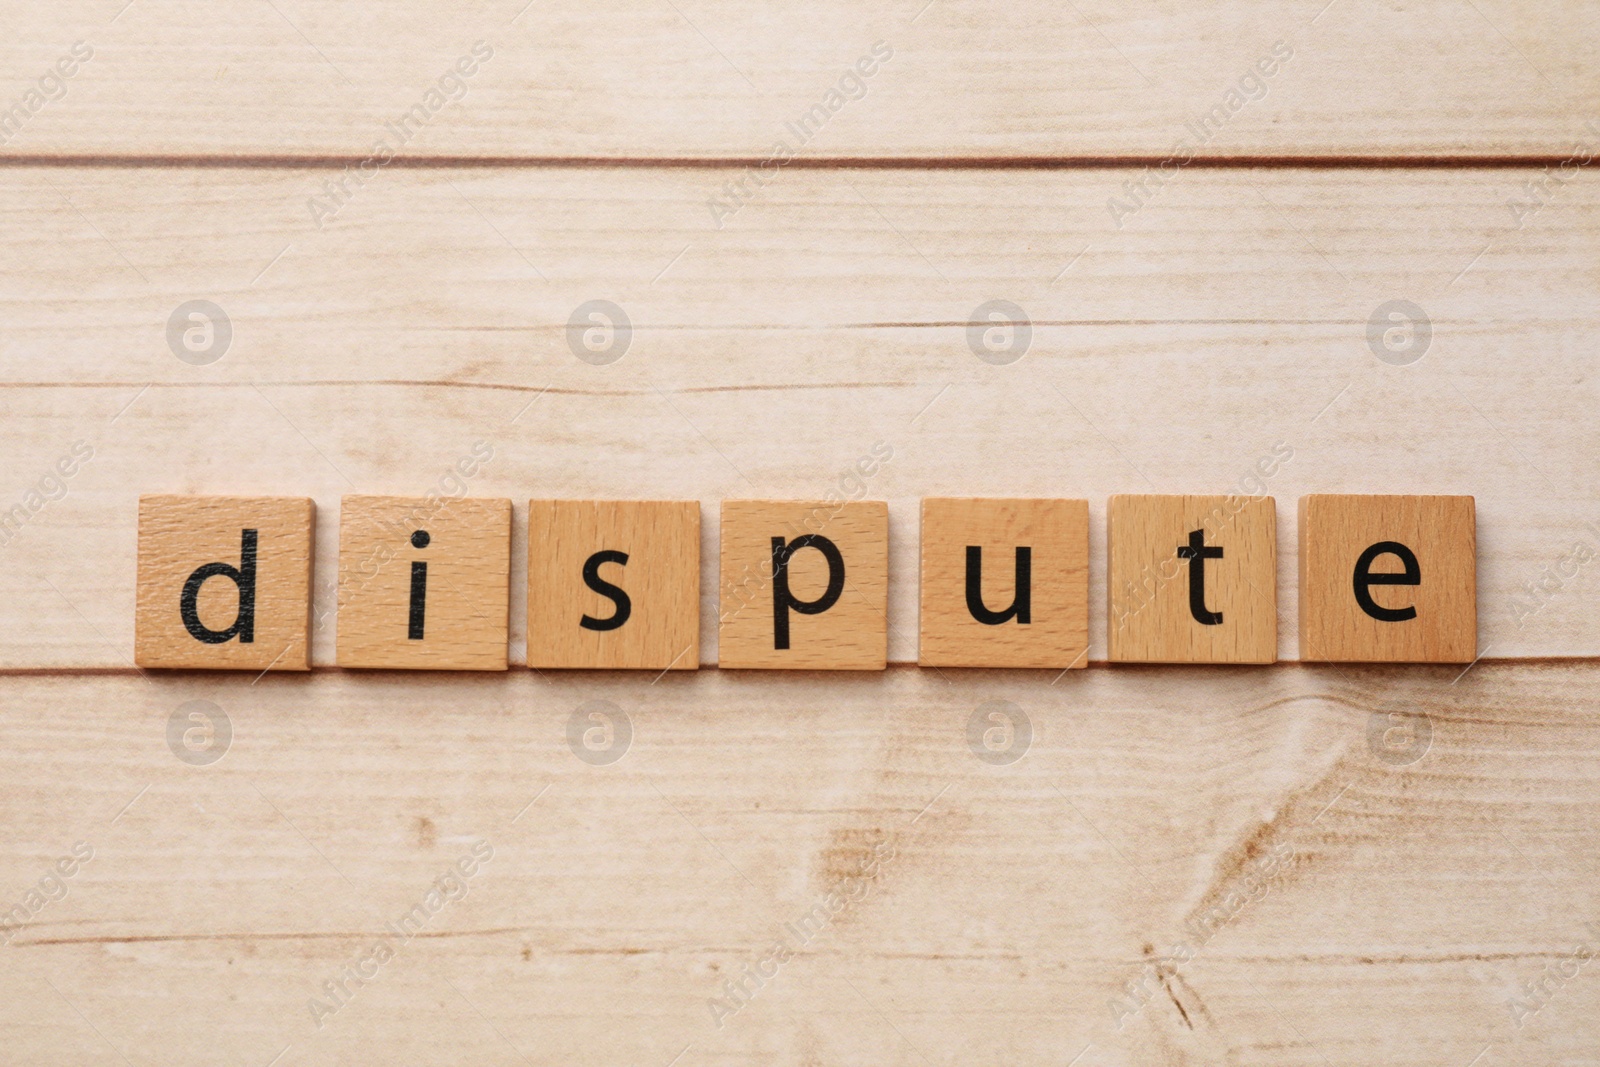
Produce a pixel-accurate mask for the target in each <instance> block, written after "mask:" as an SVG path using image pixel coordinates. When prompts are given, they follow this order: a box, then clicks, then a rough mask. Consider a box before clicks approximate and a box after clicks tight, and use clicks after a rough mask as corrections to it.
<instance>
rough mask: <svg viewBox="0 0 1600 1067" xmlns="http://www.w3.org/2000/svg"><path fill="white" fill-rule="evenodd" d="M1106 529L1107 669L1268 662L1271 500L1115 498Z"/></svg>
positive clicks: (1274, 646)
mask: <svg viewBox="0 0 1600 1067" xmlns="http://www.w3.org/2000/svg"><path fill="white" fill-rule="evenodd" d="M1106 525H1107V537H1106V541H1107V548H1108V552H1109V556H1110V561H1109V565H1108V568H1107V569H1108V574H1107V582H1106V584H1107V591H1108V593H1109V599H1110V611H1109V615H1108V618H1107V628H1108V634H1107V636H1108V639H1109V642H1108V643H1109V649H1110V656H1111V659H1112V661H1113V662H1119V663H1273V662H1276V661H1277V658H1278V523H1277V510H1276V504H1275V502H1274V501H1273V499H1272V498H1271V497H1248V496H1114V497H1112V498H1111V499H1110V501H1109V502H1108V504H1107V524H1106Z"/></svg>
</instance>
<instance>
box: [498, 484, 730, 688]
mask: <svg viewBox="0 0 1600 1067" xmlns="http://www.w3.org/2000/svg"><path fill="white" fill-rule="evenodd" d="M596 553H608V554H609V555H607V556H605V557H604V563H602V564H599V565H597V566H596V567H595V568H594V570H593V572H592V573H593V577H594V578H595V579H596V580H598V581H599V582H602V583H605V584H606V585H608V586H610V587H612V588H611V589H609V590H608V591H607V592H606V593H604V594H602V593H600V592H597V591H596V590H595V589H594V588H593V587H592V585H591V583H590V581H589V577H588V575H589V574H590V573H591V572H590V571H589V570H588V569H587V568H588V567H589V562H588V561H589V560H590V559H592V558H594V557H595V555H596ZM617 554H620V556H619V555H617ZM527 558H528V665H529V666H530V667H536V668H596V669H599V668H609V669H621V670H639V669H648V670H656V671H665V670H694V669H696V668H698V667H699V666H700V587H701V584H702V582H701V575H700V503H699V501H694V500H689V501H682V500H532V501H529V502H528V557H527ZM619 596H620V597H623V598H626V599H625V600H624V599H618V598H619ZM624 604H626V614H624V607H623V605H624ZM586 620H587V621H586ZM619 620H620V621H619Z"/></svg>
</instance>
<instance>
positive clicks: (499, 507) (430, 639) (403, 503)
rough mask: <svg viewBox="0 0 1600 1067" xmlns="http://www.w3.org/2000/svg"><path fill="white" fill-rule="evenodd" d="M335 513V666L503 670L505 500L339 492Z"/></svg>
mask: <svg viewBox="0 0 1600 1067" xmlns="http://www.w3.org/2000/svg"><path fill="white" fill-rule="evenodd" d="M339 509H340V510H339V590H338V612H337V615H336V617H335V622H336V624H337V626H338V663H339V666H341V667H381V668H387V669H390V670H395V669H403V670H444V671H503V670H505V669H506V666H507V663H506V648H507V636H506V635H507V630H508V627H509V623H508V614H507V613H508V612H509V610H510V603H511V589H510V573H511V501H509V500H505V499H499V500H495V499H475V498H471V497H448V496H428V497H399V496H347V497H345V498H344V499H343V500H341V501H340V502H339Z"/></svg>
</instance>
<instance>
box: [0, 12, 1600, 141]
mask: <svg viewBox="0 0 1600 1067" xmlns="http://www.w3.org/2000/svg"><path fill="white" fill-rule="evenodd" d="M3 21H4V24H5V25H6V26H7V27H8V28H9V29H10V31H11V32H10V33H8V34H7V36H6V40H5V42H4V43H3V45H0V68H3V69H4V70H6V71H7V72H9V77H10V79H11V81H10V83H9V84H8V86H7V87H6V92H5V96H4V97H3V98H0V100H3V102H4V104H5V105H6V106H8V107H10V106H14V104H15V103H17V102H22V101H24V100H25V99H26V93H27V92H29V91H30V90H32V91H35V92H38V91H40V88H41V87H40V86H39V82H40V80H41V79H44V78H45V77H46V76H47V75H49V74H50V73H51V72H52V71H54V70H56V69H57V67H56V65H57V64H58V63H59V62H60V61H61V60H62V59H63V58H67V59H71V58H72V56H71V50H72V46H73V45H74V43H78V44H79V45H80V51H82V50H83V49H84V48H87V49H89V50H91V51H92V53H93V56H92V58H91V59H89V60H88V61H87V62H84V63H82V64H81V65H80V66H79V69H78V70H77V71H76V73H75V74H74V76H73V77H71V78H70V79H68V80H66V81H48V82H47V83H46V84H45V85H44V86H43V93H42V94H41V95H40V97H39V101H40V107H39V108H38V110H36V111H31V112H29V113H28V115H27V116H26V117H25V118H24V119H22V120H21V121H19V122H18V123H16V124H15V126H14V129H13V130H5V131H0V132H4V133H6V134H7V135H8V136H7V137H6V139H5V144H4V147H3V148H0V153H4V154H18V153H22V154H43V155H60V154H64V153H71V154H81V155H88V156H106V155H128V154H137V155H145V156H149V155H152V154H155V155H164V154H171V155H180V156H204V155H213V156H224V157H225V156H232V155H237V154H248V155H257V156H269V157H279V156H282V155H284V154H290V155H328V154H334V155H339V156H341V157H345V160H346V161H348V162H349V163H350V164H351V165H352V172H355V173H361V170H360V166H359V165H360V164H361V163H362V162H363V161H365V160H374V162H372V163H369V165H368V168H367V171H366V172H368V173H370V171H371V170H373V169H374V168H375V167H376V165H377V161H378V160H381V159H383V158H384V156H383V155H377V156H375V155H374V151H375V148H376V147H377V146H379V145H380V144H382V143H383V142H384V141H385V139H387V141H388V145H389V148H388V149H387V151H389V152H394V151H398V153H399V154H400V157H401V158H402V159H406V158H427V157H435V158H436V157H441V156H456V157H461V156H482V155H490V156H501V157H554V158H567V159H571V158H590V157H598V158H640V157H665V158H691V159H693V158H707V157H722V158H726V157H738V158H741V159H747V160H748V161H749V162H750V163H751V164H752V166H754V165H756V164H758V163H759V162H761V161H764V160H768V159H772V158H774V157H775V152H774V149H775V147H776V146H777V144H778V143H779V142H787V143H788V144H789V146H790V147H791V154H792V157H795V158H799V159H802V160H805V159H817V158H829V157H832V158H838V157H862V156H880V157H882V156H887V157H924V158H926V157H934V158H943V159H950V158H992V157H996V156H1002V157H1019V156H1020V157H1063V156H1080V157H1081V156H1091V157H1096V158H1105V157H1114V156H1126V155H1130V154H1131V155H1140V156H1148V157H1152V158H1151V162H1157V161H1159V160H1162V159H1165V158H1173V157H1174V156H1175V154H1180V153H1181V152H1184V151H1196V152H1199V153H1201V154H1203V155H1206V156H1260V155H1273V154H1288V155H1305V156H1322V157H1340V156H1347V155H1351V154H1357V155H1367V156H1375V157H1383V156H1391V157H1392V156H1413V157H1415V156H1427V155H1437V154H1467V155H1500V156H1504V155H1511V156H1515V155H1526V154H1530V153H1532V154H1541V155H1554V156H1557V157H1559V158H1565V157H1567V156H1568V155H1569V154H1570V153H1571V151H1572V148H1573V145H1574V143H1575V142H1578V141H1586V142H1588V143H1589V144H1590V145H1591V146H1592V145H1594V144H1595V143H1597V142H1600V134H1596V133H1594V132H1593V131H1592V130H1591V129H1590V128H1589V127H1587V126H1586V123H1587V122H1588V121H1590V120H1595V119H1597V118H1600V116H1597V115H1596V113H1595V110H1594V100H1595V98H1596V96H1597V94H1600V66H1597V64H1596V63H1595V62H1594V60H1595V52H1594V42H1595V41H1596V40H1597V39H1600V14H1597V12H1596V10H1595V8H1594V5H1592V4H1586V3H1582V2H1581V0H1474V2H1473V3H1471V4H1465V5H1463V4H1460V3H1453V2H1450V0H1419V2H1416V3H1409V4H1405V5H1394V4H1387V3H1383V2H1381V0H1339V2H1338V3H1334V4H1327V3H1326V2H1325V0H1314V2H1307V0H1263V2H1258V3H1249V4H1244V3H1230V4H1217V3H1209V2H1204V0H1185V2H1182V3H1168V4H1163V5H1161V6H1160V7H1159V8H1157V7H1150V6H1145V5H1131V6H1130V5H1128V4H1121V3H1115V2H1113V0H1082V2H1076V3H1072V4H1064V5H1063V4H1043V3H1027V4H1010V5H1006V4H1000V3H992V2H991V3H971V2H965V0H933V2H932V3H925V2H924V0H910V2H904V0H896V2H894V3H889V2H885V0H875V2H872V3H867V4H860V3H851V2H849V0H822V2H819V3H815V4H809V5H806V7H804V8H795V9H793V10H774V9H771V8H768V7H763V6H760V5H751V4H748V3H739V2H735V0H685V2H675V3H671V4H646V5H639V4H631V3H628V2H626V0H600V2H596V3H591V4H585V5H583V6H581V7H560V6H554V5H543V4H533V5H528V4H527V3H526V0H496V2H494V3H489V4H473V3H467V2H464V0H445V2H441V3H433V4H428V5H424V6H417V7H414V8H405V9H396V8H395V7H394V6H393V5H392V4H383V3H381V2H379V0H359V2H340V3H334V2H329V0H286V2H278V3H274V4H260V3H250V2H248V0H219V2H217V3H212V4H206V5H202V6H195V5H183V4H147V3H139V4H135V5H132V6H128V7H126V8H124V6H123V5H122V4H121V3H85V2H73V3H64V4H52V5H40V4H28V3H25V2H23V0H10V2H8V3H7V4H6V5H4V20H3ZM475 45H477V47H478V48H479V49H480V50H485V49H486V50H488V51H490V52H492V58H489V59H487V60H486V61H481V62H474V61H475V59H476V57H475V56H474V55H473V52H474V46H475ZM875 46H876V48H877V50H878V53H879V54H882V52H884V51H887V52H888V53H889V56H890V58H889V59H888V60H887V61H886V62H882V63H880V64H878V66H877V68H876V70H875V72H874V73H873V74H871V75H870V76H867V77H855V78H854V79H853V80H852V78H851V75H854V74H855V72H856V70H857V64H858V63H860V62H861V61H862V60H863V59H872V58H874V48H875ZM1283 50H1287V51H1288V54H1289V55H1290V58H1289V59H1288V60H1287V62H1282V63H1277V61H1276V55H1279V54H1282V53H1283ZM464 59H465V60H468V61H469V65H472V66H475V69H474V72H473V73H472V74H470V75H462V74H459V73H458V72H459V70H460V67H459V66H458V64H461V63H462V61H463V60H464ZM1264 61H1265V62H1268V63H1272V64H1275V65H1276V69H1275V72H1274V73H1273V74H1272V75H1270V76H1261V75H1260V74H1259V70H1260V69H1261V68H1260V67H1258V64H1261V63H1263V62H1264ZM1269 69H1270V68H1269ZM63 91H64V94H63ZM45 94H48V95H45ZM830 94H833V95H831V96H830ZM1230 94H1232V95H1230ZM418 108H421V109H422V112H421V117H420V118H418V119H414V120H413V121H412V124H411V125H409V126H408V128H407V131H406V132H405V134H404V135H402V133H400V132H398V126H399V125H400V124H401V123H402V122H403V121H404V120H405V116H407V115H408V114H416V109H418ZM1218 108H1221V109H1223V110H1222V116H1223V120H1222V121H1220V122H1218V123H1217V124H1216V126H1215V127H1214V128H1211V129H1208V130H1206V131H1205V132H1204V141H1203V142H1202V140H1201V138H1200V137H1196V136H1194V135H1193V134H1191V133H1190V132H1189V131H1190V130H1191V128H1198V127H1199V126H1200V125H1201V124H1202V123H1204V122H1205V121H1206V119H1207V116H1209V115H1211V114H1213V113H1214V112H1215V110H1216V109H1218ZM814 109H821V113H822V116H823V117H821V118H820V120H819V119H813V121H814V122H816V126H815V127H814V128H812V129H810V131H809V133H808V135H807V136H805V138H804V140H803V141H802V137H801V136H800V135H797V134H796V133H795V132H793V129H794V127H796V126H798V125H800V124H802V123H803V122H804V121H805V119H806V117H807V116H808V115H813V116H815V115H817V114H818V112H817V110H814ZM1185 140H1188V141H1189V142H1190V147H1189V148H1188V149H1180V148H1179V146H1180V144H1181V143H1182V142H1183V141H1185ZM769 169H776V168H769Z"/></svg>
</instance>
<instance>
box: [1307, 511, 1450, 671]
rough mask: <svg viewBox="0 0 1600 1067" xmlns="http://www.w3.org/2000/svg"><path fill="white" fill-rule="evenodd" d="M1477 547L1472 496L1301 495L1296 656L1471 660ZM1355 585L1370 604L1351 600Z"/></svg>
mask: <svg viewBox="0 0 1600 1067" xmlns="http://www.w3.org/2000/svg"><path fill="white" fill-rule="evenodd" d="M1477 544H1478V537H1477V522H1476V518H1475V514H1474V510H1473V500H1472V498H1471V497H1470V496H1359V495H1349V496H1342V495H1330V494H1313V495H1311V496H1304V497H1301V498H1300V658H1301V659H1307V660H1329V661H1334V662H1346V663H1348V662H1383V663H1470V662H1472V660H1473V659H1474V658H1476V656H1477V654H1478V584H1477V565H1478V550H1477ZM1385 545H1387V546H1391V547H1388V548H1385V549H1383V550H1382V551H1380V552H1379V553H1378V554H1377V555H1376V556H1373V557H1371V558H1369V557H1368V556H1367V553H1368V552H1369V551H1370V550H1372V549H1374V548H1377V547H1379V546H1385ZM1402 550H1403V551H1404V552H1406V553H1409V555H1408V556H1407V557H1401V556H1400V555H1399V554H1398V553H1399V552H1400V551H1402ZM1366 576H1371V577H1370V579H1368V578H1367V577H1366ZM1357 587H1359V589H1360V591H1361V592H1362V593H1364V594H1365V595H1366V596H1367V597H1368V599H1369V600H1370V601H1371V603H1370V604H1368V605H1365V606H1363V605H1362V604H1361V603H1360V602H1359V601H1358V600H1357V598H1356V589H1357ZM1369 609H1375V610H1376V611H1378V612H1379V613H1385V612H1392V613H1395V617H1386V618H1379V617H1376V616H1375V615H1374V614H1373V611H1372V610H1369ZM1406 612H1409V613H1410V618H1403V617H1400V616H1402V615H1404V614H1405V613H1406Z"/></svg>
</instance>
